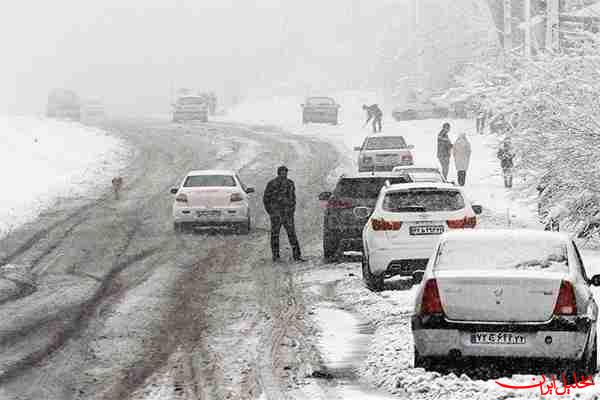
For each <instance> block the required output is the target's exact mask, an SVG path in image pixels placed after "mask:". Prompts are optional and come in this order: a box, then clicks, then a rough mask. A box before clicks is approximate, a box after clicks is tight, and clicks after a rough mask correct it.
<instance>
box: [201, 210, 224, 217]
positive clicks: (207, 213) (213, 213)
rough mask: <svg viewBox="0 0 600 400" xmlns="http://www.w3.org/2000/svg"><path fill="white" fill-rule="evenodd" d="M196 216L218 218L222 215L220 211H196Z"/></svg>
mask: <svg viewBox="0 0 600 400" xmlns="http://www.w3.org/2000/svg"><path fill="white" fill-rule="evenodd" d="M196 215H197V216H198V217H218V216H219V215H221V211H219V210H206V211H196Z"/></svg>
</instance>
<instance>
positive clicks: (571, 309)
mask: <svg viewBox="0 0 600 400" xmlns="http://www.w3.org/2000/svg"><path fill="white" fill-rule="evenodd" d="M554 315H577V303H576V301H575V290H574V289H573V285H572V284H571V282H567V281H562V282H561V283H560V290H559V291H558V298H557V299H556V305H555V306H554Z"/></svg>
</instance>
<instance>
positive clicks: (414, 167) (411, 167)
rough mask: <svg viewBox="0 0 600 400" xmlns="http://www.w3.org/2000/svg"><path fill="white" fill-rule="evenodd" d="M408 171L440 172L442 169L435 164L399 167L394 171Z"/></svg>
mask: <svg viewBox="0 0 600 400" xmlns="http://www.w3.org/2000/svg"><path fill="white" fill-rule="evenodd" d="M407 169H435V170H438V171H439V169H440V167H439V166H437V165H434V164H413V165H398V166H396V167H394V171H403V170H407Z"/></svg>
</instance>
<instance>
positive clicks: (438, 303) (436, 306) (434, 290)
mask: <svg viewBox="0 0 600 400" xmlns="http://www.w3.org/2000/svg"><path fill="white" fill-rule="evenodd" d="M443 313H444V309H443V308H442V299H441V298H440V291H439V290H438V285H437V281H436V280H435V279H429V280H428V281H427V282H425V288H424V289H423V298H422V299H421V315H431V314H443Z"/></svg>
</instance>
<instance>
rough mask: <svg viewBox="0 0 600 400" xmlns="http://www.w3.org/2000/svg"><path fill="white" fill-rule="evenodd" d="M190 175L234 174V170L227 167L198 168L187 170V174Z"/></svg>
mask: <svg viewBox="0 0 600 400" xmlns="http://www.w3.org/2000/svg"><path fill="white" fill-rule="evenodd" d="M192 175H235V171H232V170H227V169H199V170H193V171H190V172H188V176H192Z"/></svg>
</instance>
